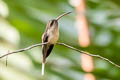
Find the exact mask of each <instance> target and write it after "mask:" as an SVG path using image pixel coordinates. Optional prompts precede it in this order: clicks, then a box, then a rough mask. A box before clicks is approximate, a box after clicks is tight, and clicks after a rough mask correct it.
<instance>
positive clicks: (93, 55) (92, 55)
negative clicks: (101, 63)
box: [57, 43, 120, 68]
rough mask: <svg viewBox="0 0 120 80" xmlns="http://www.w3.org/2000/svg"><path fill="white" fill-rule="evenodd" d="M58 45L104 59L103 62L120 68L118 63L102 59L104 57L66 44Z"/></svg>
mask: <svg viewBox="0 0 120 80" xmlns="http://www.w3.org/2000/svg"><path fill="white" fill-rule="evenodd" d="M57 44H58V45H62V46H65V47H67V48H70V49H72V50H75V51H77V52H80V53H83V54H87V55H89V56H92V57H97V58H100V59H103V60H105V61H107V62H109V63H110V64H112V65H114V66H116V67H118V68H120V65H117V64H116V63H114V62H112V61H111V60H109V59H107V58H105V57H102V56H100V55H95V54H91V53H88V52H85V51H82V50H79V49H77V48H74V47H72V46H69V45H67V44H64V43H57Z"/></svg>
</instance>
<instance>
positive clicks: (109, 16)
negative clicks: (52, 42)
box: [0, 0, 120, 80]
mask: <svg viewBox="0 0 120 80" xmlns="http://www.w3.org/2000/svg"><path fill="white" fill-rule="evenodd" d="M4 2H5V3H6V4H7V6H8V9H9V16H8V17H7V18H5V20H6V21H8V23H9V24H11V25H12V27H14V28H15V29H16V30H17V31H18V32H19V36H20V42H19V44H18V45H15V47H16V48H17V49H19V48H24V47H27V46H29V45H32V44H35V43H40V42H41V35H42V33H43V32H44V30H45V27H46V24H47V22H48V21H49V20H50V19H53V18H56V17H57V16H58V15H60V14H61V13H63V12H68V11H73V13H72V14H70V15H68V16H65V17H64V18H62V19H61V20H60V21H59V28H60V39H59V41H60V42H64V43H66V44H69V45H72V46H74V47H76V48H79V49H81V50H85V51H88V52H90V53H93V54H99V55H101V56H104V57H106V58H108V59H110V60H111V61H113V62H115V63H117V64H118V65H120V54H119V53H120V36H119V35H120V10H119V9H120V1H119V0H86V7H87V11H86V16H87V19H88V23H89V30H90V36H91V45H90V46H89V47H87V48H82V47H80V46H79V44H78V39H77V33H76V32H77V30H76V28H75V27H74V23H75V16H76V13H75V11H74V7H72V6H71V5H70V4H69V1H68V0H4ZM0 27H1V26H0ZM5 33H7V32H6V31H5ZM5 44H7V43H6V42H5ZM9 45H12V44H9ZM16 48H14V49H16ZM19 55H20V56H21V57H20V58H19V57H18V58H19V59H20V60H21V59H22V62H23V63H24V64H25V63H28V62H30V63H31V64H30V65H31V66H32V67H29V68H30V69H28V70H26V69H27V68H28V67H25V69H24V68H23V67H20V66H22V65H21V64H19V62H16V65H13V62H8V63H9V65H8V67H7V68H8V70H9V69H10V71H11V72H10V73H9V74H11V75H12V71H13V72H14V73H15V74H16V75H19V78H17V79H16V80H40V79H41V78H40V77H41V76H40V74H41V73H40V72H41V61H42V59H41V58H42V54H41V48H35V49H32V50H30V51H27V52H25V53H24V54H19ZM23 55H24V57H22V56H23ZM23 58H27V59H28V62H27V60H25V61H24V59H23ZM10 59H11V58H9V59H8V61H9V60H10ZM94 63H95V70H94V71H93V74H94V75H95V77H96V80H120V69H118V68H116V67H114V66H112V65H111V64H109V63H107V62H105V61H103V60H100V59H96V58H94ZM1 64H2V65H4V66H3V67H5V64H3V63H1ZM3 69H4V68H3ZM8 70H6V71H8ZM3 71H4V70H3ZM84 74H85V72H84V71H83V70H82V69H81V66H80V54H79V53H78V52H75V51H72V50H70V49H67V48H65V47H63V46H58V45H56V46H55V48H54V50H53V51H52V54H51V55H50V56H49V57H48V60H47V64H46V70H45V78H46V80H80V79H81V80H83V75H84ZM16 75H12V76H13V77H14V76H16ZM20 75H24V76H25V77H27V78H24V77H20ZM0 80H6V79H5V78H4V77H3V76H0ZM8 80H10V79H8ZM14 80H15V79H14Z"/></svg>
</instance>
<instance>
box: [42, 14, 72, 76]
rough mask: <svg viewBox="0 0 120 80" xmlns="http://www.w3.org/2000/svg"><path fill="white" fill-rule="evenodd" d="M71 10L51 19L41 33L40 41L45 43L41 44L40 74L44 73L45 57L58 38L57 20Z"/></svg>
mask: <svg viewBox="0 0 120 80" xmlns="http://www.w3.org/2000/svg"><path fill="white" fill-rule="evenodd" d="M70 13H71V12H67V13H63V14H62V15H60V16H58V17H57V18H55V19H52V20H50V21H49V22H48V24H47V25H46V29H45V32H44V33H43V35H42V43H45V42H47V44H43V45H42V54H43V62H42V76H43V75H44V67H45V63H46V58H47V57H48V56H49V55H50V53H51V51H52V49H53V47H54V45H55V44H56V42H57V41H58V39H59V27H58V20H59V19H60V18H62V17H63V16H65V15H67V14H70Z"/></svg>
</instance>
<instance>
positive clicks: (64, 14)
mask: <svg viewBox="0 0 120 80" xmlns="http://www.w3.org/2000/svg"><path fill="white" fill-rule="evenodd" d="M70 13H72V12H66V13H63V14H61V15H60V16H58V17H57V18H56V20H57V21H58V20H59V19H60V18H62V17H63V16H66V15H67V14H70Z"/></svg>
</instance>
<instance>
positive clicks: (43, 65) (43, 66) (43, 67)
mask: <svg viewBox="0 0 120 80" xmlns="http://www.w3.org/2000/svg"><path fill="white" fill-rule="evenodd" d="M44 71H45V62H43V63H42V72H41V74H42V76H44Z"/></svg>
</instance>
